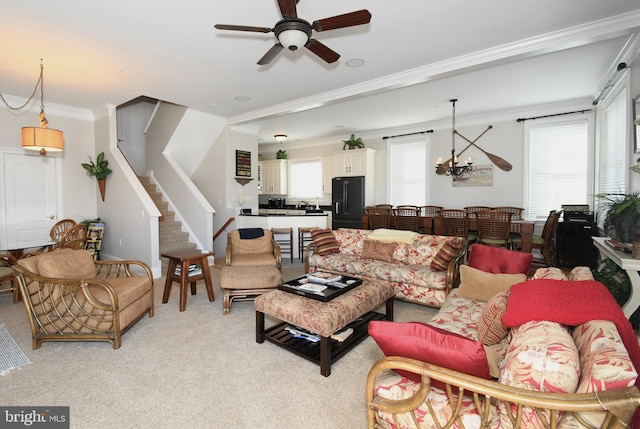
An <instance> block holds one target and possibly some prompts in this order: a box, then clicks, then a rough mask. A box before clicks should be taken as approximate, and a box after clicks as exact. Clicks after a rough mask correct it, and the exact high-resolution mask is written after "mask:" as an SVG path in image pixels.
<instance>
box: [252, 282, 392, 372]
mask: <svg viewBox="0 0 640 429" xmlns="http://www.w3.org/2000/svg"><path fill="white" fill-rule="evenodd" d="M393 298H394V290H393V286H391V285H390V284H389V283H387V282H369V281H364V282H363V283H362V285H360V286H358V287H356V288H354V289H352V290H350V291H348V292H345V293H344V294H342V295H340V296H338V297H336V298H335V299H333V300H331V301H328V302H323V301H318V300H315V299H309V298H307V297H304V296H300V295H297V294H294V293H290V292H286V291H283V290H274V291H270V292H267V293H265V294H263V295H261V296H259V297H257V298H256V300H255V307H256V342H258V343H263V342H264V341H265V340H267V341H268V342H271V343H273V344H276V345H278V346H280V347H282V348H284V349H286V350H288V351H290V352H292V353H295V354H296V355H298V356H301V357H303V358H305V359H307V360H310V361H311V362H314V363H316V364H318V365H320V373H321V374H322V375H323V376H325V377H328V376H329V375H331V364H332V363H333V362H335V361H337V360H338V359H340V358H341V357H342V356H344V355H345V354H346V353H347V352H348V351H350V350H351V349H353V348H354V347H355V346H356V345H358V344H359V343H360V342H362V340H364V339H365V338H366V337H367V336H368V335H369V333H368V329H367V327H368V324H369V322H370V321H371V320H383V319H386V320H389V321H392V320H393ZM382 304H385V307H386V308H385V310H386V311H385V314H381V313H378V312H376V311H374V310H375V309H376V308H377V307H379V306H380V305H382ZM265 314H267V315H269V316H271V317H274V318H276V319H278V320H281V322H280V323H277V324H276V325H275V326H272V327H270V328H267V329H265ZM290 325H293V326H294V327H300V328H303V329H305V330H307V331H310V332H312V333H314V334H317V335H318V336H319V337H320V341H318V342H316V343H314V342H311V341H309V340H306V339H301V338H296V337H294V335H293V334H292V333H291V332H289V331H287V329H286V328H287V327H288V326H290ZM346 327H349V328H352V329H353V333H352V334H351V335H350V336H349V337H348V338H347V339H346V340H344V341H343V342H339V341H337V340H334V339H332V338H331V335H332V334H334V333H336V332H338V331H340V330H342V329H343V328H346Z"/></svg>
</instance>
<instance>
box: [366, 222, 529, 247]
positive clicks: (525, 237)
mask: <svg viewBox="0 0 640 429" xmlns="http://www.w3.org/2000/svg"><path fill="white" fill-rule="evenodd" d="M435 219H436V218H435V217H431V216H420V218H419V225H420V231H422V232H424V233H425V234H433V233H434V230H435V227H434V223H435ZM368 226H369V215H367V214H366V213H363V214H362V229H369V228H368ZM534 227H535V222H534V221H530V220H524V219H517V220H512V221H511V232H512V233H514V234H520V237H522V248H521V251H522V252H526V253H531V249H532V247H531V240H532V237H533V230H534ZM477 231H478V226H477V220H476V219H475V218H470V219H469V232H477Z"/></svg>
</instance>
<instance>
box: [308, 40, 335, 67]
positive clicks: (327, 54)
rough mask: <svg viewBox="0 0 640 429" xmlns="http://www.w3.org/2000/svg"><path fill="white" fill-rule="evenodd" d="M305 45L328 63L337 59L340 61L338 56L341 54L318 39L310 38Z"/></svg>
mask: <svg viewBox="0 0 640 429" xmlns="http://www.w3.org/2000/svg"><path fill="white" fill-rule="evenodd" d="M304 46H305V47H306V48H307V49H309V50H310V51H311V52H313V53H314V54H316V55H317V56H319V57H320V58H322V59H323V60H325V61H326V62H328V63H335V62H336V61H338V58H340V54H338V53H337V52H336V51H334V50H332V49H329V48H328V47H327V46H326V45H323V44H322V43H320V42H318V41H317V40H316V39H309V41H308V42H307V44H306V45H304Z"/></svg>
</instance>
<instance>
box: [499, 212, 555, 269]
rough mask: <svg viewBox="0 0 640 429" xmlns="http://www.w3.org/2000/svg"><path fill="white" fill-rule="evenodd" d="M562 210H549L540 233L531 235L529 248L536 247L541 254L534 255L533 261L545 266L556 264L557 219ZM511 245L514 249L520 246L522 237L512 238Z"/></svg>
mask: <svg viewBox="0 0 640 429" xmlns="http://www.w3.org/2000/svg"><path fill="white" fill-rule="evenodd" d="M561 214H562V210H551V211H549V215H548V216H547V220H546V221H545V222H544V226H543V227H542V233H541V234H533V235H532V236H531V249H537V250H539V251H540V253H541V254H542V258H539V257H534V258H533V262H534V263H535V264H538V265H544V266H545V267H555V266H556V232H557V231H558V221H559V220H560V215H561ZM511 241H512V247H513V248H514V249H515V250H519V249H521V248H522V238H521V237H516V238H512V239H511Z"/></svg>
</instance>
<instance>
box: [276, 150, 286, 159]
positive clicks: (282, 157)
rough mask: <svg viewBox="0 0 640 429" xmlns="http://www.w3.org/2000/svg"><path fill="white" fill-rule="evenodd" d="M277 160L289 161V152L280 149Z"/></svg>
mask: <svg viewBox="0 0 640 429" xmlns="http://www.w3.org/2000/svg"><path fill="white" fill-rule="evenodd" d="M276 159H287V151H284V150H282V149H280V150H279V151H278V152H277V153H276Z"/></svg>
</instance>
